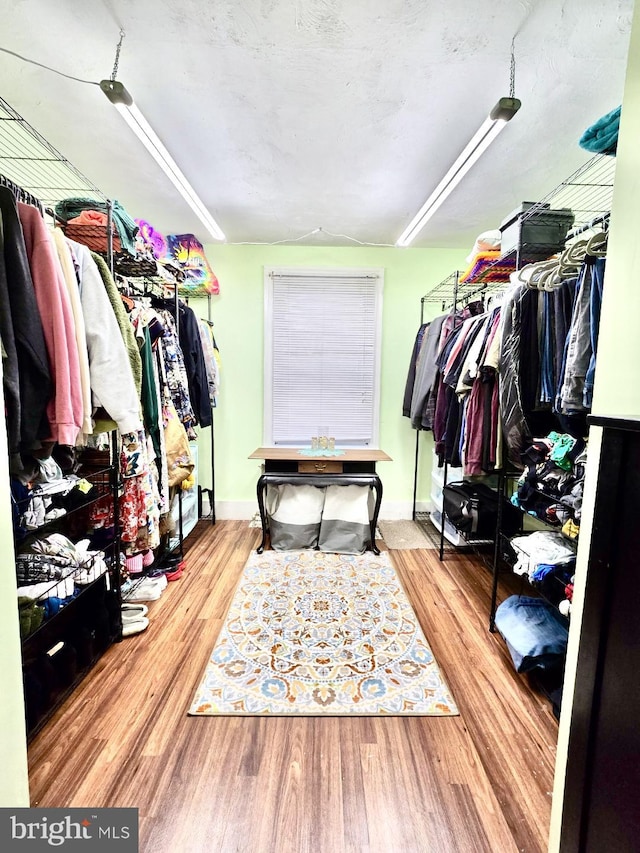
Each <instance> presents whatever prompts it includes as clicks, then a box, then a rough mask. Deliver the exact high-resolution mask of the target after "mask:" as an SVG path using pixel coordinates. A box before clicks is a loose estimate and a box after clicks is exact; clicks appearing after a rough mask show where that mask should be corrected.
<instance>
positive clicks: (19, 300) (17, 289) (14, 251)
mask: <svg viewBox="0 0 640 853" xmlns="http://www.w3.org/2000/svg"><path fill="white" fill-rule="evenodd" d="M0 219H1V225H2V227H1V228H0V235H1V236H0V240H1V243H0V249H1V250H2V251H1V253H0V255H1V259H2V260H1V262H0V288H1V292H0V337H1V338H2V345H3V347H4V350H5V353H6V358H4V360H3V368H4V371H5V372H4V390H5V405H6V410H7V433H8V441H9V453H10V456H11V465H12V468H14V469H15V470H21V468H22V463H21V461H20V459H19V456H18V453H19V450H20V449H21V448H22V449H24V450H30V449H31V448H32V447H33V446H34V445H35V444H36V442H38V441H40V440H42V439H46V438H47V436H48V435H49V432H50V429H49V424H48V421H47V415H46V409H47V405H48V403H49V399H50V397H51V393H52V379H51V372H50V367H49V359H48V356H47V349H46V345H45V340H44V334H43V331H42V321H41V318H40V312H39V311H38V304H37V301H36V296H35V292H34V289H33V281H32V279H31V271H30V269H29V261H28V257H27V250H26V247H25V243H24V235H23V232H22V226H21V225H20V219H19V217H18V208H17V205H16V200H15V198H14V196H13V194H12V193H11V191H10V190H8V189H7V188H6V187H0Z"/></svg>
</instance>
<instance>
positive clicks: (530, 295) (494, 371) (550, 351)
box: [403, 246, 605, 476]
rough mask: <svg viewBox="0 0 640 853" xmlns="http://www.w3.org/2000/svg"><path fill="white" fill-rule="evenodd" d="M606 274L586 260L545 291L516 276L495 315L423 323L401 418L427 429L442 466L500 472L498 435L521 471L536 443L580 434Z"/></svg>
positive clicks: (474, 313) (473, 310) (468, 313)
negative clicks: (557, 434) (543, 438)
mask: <svg viewBox="0 0 640 853" xmlns="http://www.w3.org/2000/svg"><path fill="white" fill-rule="evenodd" d="M601 248H602V246H601ZM574 257H575V255H574ZM532 266H535V265H532ZM556 267H557V263H556ZM565 269H569V267H565ZM604 270H605V258H604V257H603V256H598V257H596V256H592V255H584V254H583V260H582V261H581V262H580V264H579V265H576V266H575V268H574V277H572V278H563V277H562V276H557V275H556V277H555V278H554V279H553V283H552V284H550V280H549V277H547V279H546V287H545V288H544V289H538V288H537V287H534V286H532V278H534V277H535V276H531V275H529V277H526V276H525V278H524V280H523V279H521V278H519V277H518V276H519V275H521V273H522V272H523V271H520V273H515V274H514V276H513V283H512V284H511V285H510V287H509V288H508V289H507V290H506V291H505V293H504V294H503V296H502V299H501V302H500V304H499V305H496V306H495V307H493V308H491V310H488V311H485V312H484V313H483V314H478V311H483V305H482V303H474V304H472V305H470V306H466V307H465V308H463V309H461V310H459V311H456V313H455V315H454V314H452V313H449V314H443V315H441V316H439V317H436V318H435V319H434V320H432V321H430V322H428V323H424V324H422V325H421V327H420V329H419V330H418V334H417V336H416V339H415V343H414V347H413V352H412V356H411V361H410V365H409V372H408V375H407V381H406V385H405V392H404V399H403V415H405V416H406V417H409V418H410V419H411V425H412V426H413V427H414V428H415V429H431V430H433V433H434V439H435V444H436V452H437V454H438V456H439V458H440V460H441V461H444V460H446V461H447V462H449V463H450V464H451V465H454V466H455V467H462V468H463V470H464V473H465V475H466V476H471V475H479V474H483V473H490V472H491V471H493V470H494V468H495V467H496V466H499V465H500V464H501V462H502V449H501V442H502V437H503V436H504V441H505V444H506V452H507V457H508V459H509V461H510V462H512V463H513V464H515V465H517V466H520V465H521V462H522V459H521V457H522V453H523V452H524V451H525V449H526V448H527V447H528V446H529V445H530V444H531V443H532V441H533V439H534V438H535V437H537V436H545V435H548V434H549V433H551V432H552V431H557V432H560V433H568V434H569V435H572V436H576V437H583V436H585V435H586V432H587V430H586V414H587V413H588V412H589V410H590V408H591V401H592V395H593V378H594V374H595V362H596V352H597V340H598V327H599V319H600V306H601V302H602V290H603V282H604ZM530 272H531V270H530ZM576 273H577V274H576Z"/></svg>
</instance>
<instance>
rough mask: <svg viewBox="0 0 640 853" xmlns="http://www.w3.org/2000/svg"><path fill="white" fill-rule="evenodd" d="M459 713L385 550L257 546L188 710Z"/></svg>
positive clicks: (315, 713)
mask: <svg viewBox="0 0 640 853" xmlns="http://www.w3.org/2000/svg"><path fill="white" fill-rule="evenodd" d="M457 713H458V710H457V708H456V705H455V703H454V701H453V699H452V697H451V694H450V692H449V689H448V688H447V685H446V684H445V682H444V681H443V678H442V676H441V674H440V670H439V669H438V665H437V663H436V661H435V659H434V657H433V653H432V652H431V649H430V648H429V645H428V643H427V641H426V639H425V637H424V634H423V633H422V629H421V628H420V625H419V624H418V620H417V618H416V615H415V613H414V612H413V609H412V607H411V605H410V604H409V601H408V599H407V597H406V595H405V593H404V591H403V589H402V587H401V586H400V581H399V579H398V576H397V574H396V571H395V569H394V568H393V565H392V564H391V561H390V559H389V556H388V554H386V553H385V552H383V553H382V554H380V556H376V555H374V554H373V553H372V552H367V553H366V554H363V555H357V556H352V555H346V554H326V553H322V552H320V551H266V552H265V553H264V554H261V555H258V554H256V553H255V552H254V553H252V555H251V557H250V558H249V560H248V561H247V564H246V565H245V567H244V570H243V573H242V576H241V578H240V582H239V585H238V588H237V590H236V592H235V595H234V597H233V601H232V602H231V607H230V609H229V612H228V614H227V618H226V620H225V624H224V625H223V627H222V631H221V633H220V636H219V638H218V641H217V642H216V645H215V647H214V649H213V652H212V654H211V658H210V659H209V662H208V664H207V668H206V671H205V674H204V677H203V679H202V681H201V683H200V686H199V687H198V690H197V692H196V695H195V698H194V700H193V703H192V705H191V708H190V709H189V714H192V715H204V716H207V715H215V714H225V715H226V714H241V715H242V714H244V715H309V716H324V715H336V716H365V715H374V714H375V715H377V714H381V715H427V716H447V715H455V714H457Z"/></svg>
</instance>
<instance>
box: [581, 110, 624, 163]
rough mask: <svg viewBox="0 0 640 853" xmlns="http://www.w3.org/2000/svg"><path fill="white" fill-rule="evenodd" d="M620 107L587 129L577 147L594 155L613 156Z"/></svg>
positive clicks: (616, 144) (616, 140)
mask: <svg viewBox="0 0 640 853" xmlns="http://www.w3.org/2000/svg"><path fill="white" fill-rule="evenodd" d="M620 112H621V107H616V108H615V110H611V112H610V113H607V114H606V115H605V116H602V118H599V119H598V121H597V122H595V124H592V125H591V127H588V128H587V129H586V130H585V132H584V133H583V134H582V136H581V137H580V141H579V143H578V144H579V145H580V147H581V148H584V149H586V150H587V151H592V152H593V153H594V154H610V155H615V153H616V148H617V147H618V130H619V129H620Z"/></svg>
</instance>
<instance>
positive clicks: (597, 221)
mask: <svg viewBox="0 0 640 853" xmlns="http://www.w3.org/2000/svg"><path fill="white" fill-rule="evenodd" d="M610 216H611V214H610V213H608V212H607V213H601V214H600V216H595V217H594V218H593V219H592V220H591V221H590V222H586V223H585V224H584V225H577V226H576V227H575V228H572V229H571V231H569V233H568V234H567V236H566V237H565V240H573V238H574V237H577V236H578V234H583V233H584V232H585V231H590V230H591V228H595V227H596V226H598V225H604V224H606V223H607V222H608V221H609V218H610Z"/></svg>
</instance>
